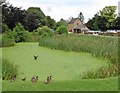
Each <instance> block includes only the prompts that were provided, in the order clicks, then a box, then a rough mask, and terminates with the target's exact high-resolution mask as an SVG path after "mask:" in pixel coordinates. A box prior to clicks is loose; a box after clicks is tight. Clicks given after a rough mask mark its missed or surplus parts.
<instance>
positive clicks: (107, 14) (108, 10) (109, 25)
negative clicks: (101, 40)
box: [86, 6, 116, 31]
mask: <svg viewBox="0 0 120 93" xmlns="http://www.w3.org/2000/svg"><path fill="white" fill-rule="evenodd" d="M115 10H116V6H106V7H105V8H103V10H101V11H99V12H98V13H96V14H95V15H94V17H93V18H92V19H90V20H89V21H88V22H87V23H86V26H87V27H88V28H89V29H91V30H102V31H106V30H108V29H114V28H115V26H114V27H113V22H114V20H115V18H116V14H115Z"/></svg>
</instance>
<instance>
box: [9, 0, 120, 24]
mask: <svg viewBox="0 0 120 93" xmlns="http://www.w3.org/2000/svg"><path fill="white" fill-rule="evenodd" d="M119 1H120V0H7V2H9V3H10V4H12V5H13V6H16V7H22V8H23V9H27V8H28V7H40V8H41V10H42V11H43V12H44V13H45V15H49V16H51V17H52V18H54V19H55V20H56V21H59V20H60V19H61V18H63V19H65V20H67V19H68V18H69V17H77V16H78V14H79V13H80V12H82V13H83V15H84V17H85V22H87V21H88V19H89V18H92V17H93V16H94V14H95V13H97V12H98V11H99V10H102V9H103V8H104V7H105V6H118V2H119Z"/></svg>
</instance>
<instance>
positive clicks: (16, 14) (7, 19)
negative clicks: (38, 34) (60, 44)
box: [2, 3, 67, 32]
mask: <svg viewBox="0 0 120 93" xmlns="http://www.w3.org/2000/svg"><path fill="white" fill-rule="evenodd" d="M2 22H3V28H4V25H7V26H8V28H9V29H11V30H13V28H14V27H15V26H16V24H17V23H21V24H22V25H23V26H24V28H25V29H26V30H28V31H29V32H33V30H35V29H37V28H38V27H42V26H48V27H49V28H51V29H53V30H56V29H57V27H58V26H61V25H64V26H67V23H66V21H65V20H64V19H61V20H60V21H59V22H56V21H55V20H54V19H52V18H51V17H50V16H46V15H45V14H44V13H43V11H42V10H41V9H40V8H39V7H29V8H28V9H27V10H25V9H21V8H18V7H14V6H13V5H11V4H9V3H4V4H3V5H2ZM3 32H4V29H3Z"/></svg>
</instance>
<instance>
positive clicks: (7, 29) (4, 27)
mask: <svg viewBox="0 0 120 93" xmlns="http://www.w3.org/2000/svg"><path fill="white" fill-rule="evenodd" d="M9 31H10V29H9V28H8V26H7V25H6V24H2V32H3V33H5V32H9Z"/></svg>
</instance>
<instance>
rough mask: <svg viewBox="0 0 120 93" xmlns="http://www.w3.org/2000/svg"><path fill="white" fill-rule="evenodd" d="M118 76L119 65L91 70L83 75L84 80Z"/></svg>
mask: <svg viewBox="0 0 120 93" xmlns="http://www.w3.org/2000/svg"><path fill="white" fill-rule="evenodd" d="M114 76H118V65H110V66H109V67H101V68H98V69H97V70H93V69H91V70H89V71H88V72H86V73H83V75H82V79H96V78H107V77H114Z"/></svg>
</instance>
